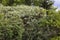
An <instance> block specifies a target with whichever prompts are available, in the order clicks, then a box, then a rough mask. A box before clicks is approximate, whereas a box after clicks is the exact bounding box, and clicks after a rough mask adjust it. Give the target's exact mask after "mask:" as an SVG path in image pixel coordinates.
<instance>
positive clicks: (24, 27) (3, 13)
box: [0, 5, 60, 40]
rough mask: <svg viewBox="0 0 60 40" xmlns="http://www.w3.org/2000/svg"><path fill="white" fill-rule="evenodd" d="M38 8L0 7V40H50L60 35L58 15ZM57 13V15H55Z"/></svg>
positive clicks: (23, 6)
mask: <svg viewBox="0 0 60 40" xmlns="http://www.w3.org/2000/svg"><path fill="white" fill-rule="evenodd" d="M46 13H47V10H45V9H43V8H40V7H38V6H25V5H20V6H19V5H17V6H11V7H10V6H3V5H1V6H0V30H1V31H0V35H1V36H0V39H1V40H9V39H10V40H50V39H51V38H55V36H57V37H58V35H60V23H59V22H60V18H59V17H60V16H59V15H60V14H59V13H57V12H55V11H52V10H51V11H48V15H46ZM56 13H57V14H56Z"/></svg>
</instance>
